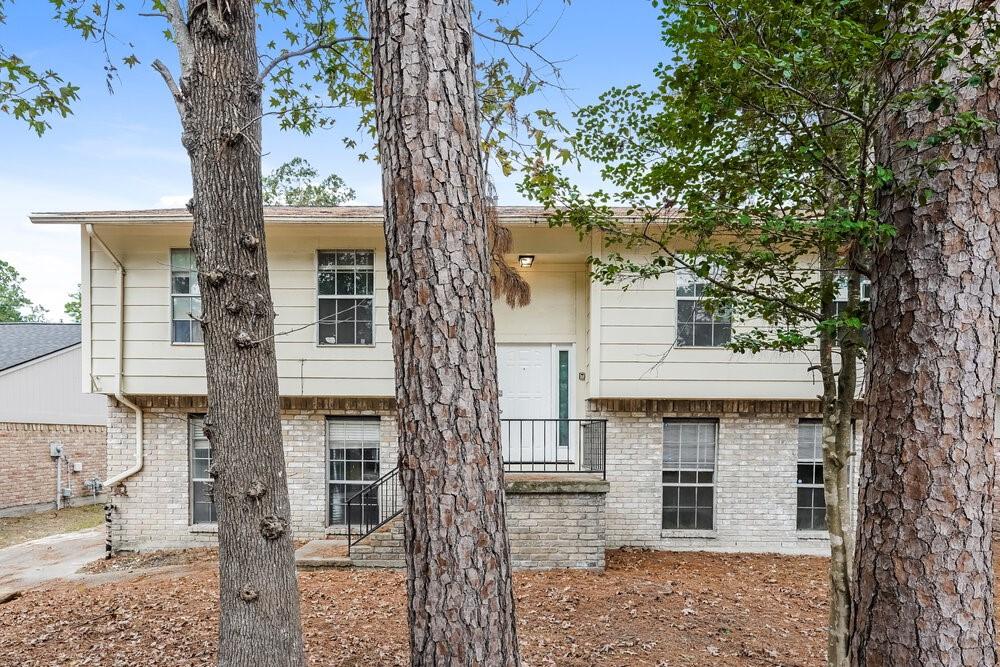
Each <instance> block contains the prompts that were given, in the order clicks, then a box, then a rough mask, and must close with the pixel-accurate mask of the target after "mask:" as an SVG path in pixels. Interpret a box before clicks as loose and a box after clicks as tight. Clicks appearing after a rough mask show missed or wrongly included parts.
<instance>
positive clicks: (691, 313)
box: [675, 269, 732, 347]
mask: <svg viewBox="0 0 1000 667" xmlns="http://www.w3.org/2000/svg"><path fill="white" fill-rule="evenodd" d="M675 276H676V279H677V344H678V345H681V346H685V347H721V346H723V345H725V344H727V343H728V342H729V341H730V339H731V337H732V321H731V320H732V318H731V316H730V314H729V313H728V312H716V313H709V312H708V311H707V310H706V309H705V307H704V305H703V304H702V299H703V298H704V294H705V289H706V287H707V286H708V281H706V280H703V279H701V278H699V277H698V276H696V275H695V274H694V273H693V272H692V271H690V270H688V269H678V270H677V271H676V273H675Z"/></svg>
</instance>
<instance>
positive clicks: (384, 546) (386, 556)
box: [351, 514, 406, 568]
mask: <svg viewBox="0 0 1000 667" xmlns="http://www.w3.org/2000/svg"><path fill="white" fill-rule="evenodd" d="M351 563H353V564H354V565H355V566H357V567H389V568H403V567H406V560H405V555H404V552H403V515H402V514H400V515H398V516H395V517H393V518H392V519H389V521H387V522H386V524H385V525H384V526H381V527H380V528H378V529H377V530H375V531H374V532H372V534H371V535H367V536H366V537H364V538H363V539H362V540H361V541H360V542H358V543H357V544H355V545H354V546H353V547H351Z"/></svg>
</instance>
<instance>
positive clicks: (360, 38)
mask: <svg viewBox="0 0 1000 667" xmlns="http://www.w3.org/2000/svg"><path fill="white" fill-rule="evenodd" d="M368 39H369V38H368V37H365V36H364V35H357V36H354V37H338V38H336V39H321V40H316V41H315V42H313V43H312V44H310V45H308V46H304V47H302V48H301V49H298V50H296V51H282V52H281V53H279V54H278V55H276V56H275V57H274V60H272V61H271V62H269V63H268V64H267V65H265V66H264V69H263V70H261V72H260V76H258V77H257V83H258V84H259V85H263V83H264V81H266V80H267V75H268V74H270V73H271V70H273V69H274V68H275V67H276V66H278V65H280V64H281V63H283V62H285V61H286V60H291V59H292V58H298V57H300V56H306V55H309V54H310V53H314V52H316V51H319V50H321V49H332V48H333V47H335V46H336V45H338V44H344V43H347V42H367V41H368Z"/></svg>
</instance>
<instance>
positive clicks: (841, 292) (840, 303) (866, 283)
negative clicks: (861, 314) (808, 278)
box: [833, 271, 872, 315]
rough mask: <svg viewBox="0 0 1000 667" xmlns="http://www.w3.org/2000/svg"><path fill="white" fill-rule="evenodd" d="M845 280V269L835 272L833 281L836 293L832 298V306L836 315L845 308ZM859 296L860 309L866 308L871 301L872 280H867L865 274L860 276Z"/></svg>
mask: <svg viewBox="0 0 1000 667" xmlns="http://www.w3.org/2000/svg"><path fill="white" fill-rule="evenodd" d="M847 280H848V278H847V272H846V271H838V272H837V277H836V278H835V279H834V282H835V284H836V287H837V293H836V295H835V296H834V297H833V298H834V301H833V308H834V312H835V313H836V314H837V315H840V313H841V312H843V311H844V309H846V308H847ZM860 297H861V299H860V301H861V305H862V309H866V308H867V305H866V304H868V303H871V299H872V281H870V280H868V278H867V277H866V276H861V294H860Z"/></svg>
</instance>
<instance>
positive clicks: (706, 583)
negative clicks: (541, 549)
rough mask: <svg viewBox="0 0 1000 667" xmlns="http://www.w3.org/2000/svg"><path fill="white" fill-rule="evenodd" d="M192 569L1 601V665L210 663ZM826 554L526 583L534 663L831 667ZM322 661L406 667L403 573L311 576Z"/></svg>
mask: <svg viewBox="0 0 1000 667" xmlns="http://www.w3.org/2000/svg"><path fill="white" fill-rule="evenodd" d="M193 551H195V552H199V553H196V554H194V555H189V556H185V557H187V558H192V559H193V560H194V564H193V565H192V566H191V568H190V571H185V572H183V573H182V574H177V573H174V574H172V575H171V576H165V575H163V576H158V575H157V574H155V573H153V574H141V575H139V576H138V578H135V577H133V578H131V579H128V580H124V581H116V582H112V583H105V584H101V585H94V586H85V585H83V584H78V583H74V584H58V585H56V586H54V587H53V588H51V589H48V590H35V591H29V592H27V593H25V594H24V595H23V596H21V597H20V598H18V599H16V600H12V601H11V602H8V603H7V604H4V605H0V665H3V666H4V667H6V666H7V665H11V666H13V665H24V666H25V667H42V666H45V667H50V666H52V665H80V666H82V665H88V666H108V667H111V666H114V667H119V666H121V667H126V666H131V665H144V666H150V667H164V666H168V665H169V666H177V667H180V666H181V665H185V666H186V665H210V664H212V663H213V657H214V651H215V639H216V638H215V633H216V630H217V625H216V623H217V621H216V618H217V611H216V606H217V600H216V595H217V591H218V578H217V575H216V573H215V571H214V570H215V567H214V565H212V564H211V563H210V562H208V560H206V557H205V556H206V555H205V554H203V553H200V552H202V551H207V550H193ZM826 566H827V561H826V560H825V559H823V558H814V557H802V556H774V555H748V554H707V553H651V552H643V551H618V552H611V553H609V560H608V568H607V570H606V571H605V572H602V573H596V572H582V571H573V570H555V571H549V572H522V573H518V574H516V575H515V586H516V595H517V612H518V621H519V623H518V632H519V636H520V641H521V647H522V655H523V657H524V663H525V665H527V666H530V667H540V666H548V665H560V666H562V665H567V666H572V667H584V666H589V665H601V666H615V667H618V666H624V665H629V666H632V665H636V666H642V665H648V666H656V667H667V666H671V667H673V666H681V665H723V666H730V665H788V666H791V665H819V664H821V663H822V662H823V657H824V653H825V625H826V602H825V595H826V579H825V577H826V573H825V569H826ZM300 589H301V592H302V621H303V625H304V628H305V640H306V651H307V654H308V657H309V663H310V664H312V665H344V666H352V667H353V666H358V667H360V666H362V665H365V666H367V665H405V664H408V659H407V634H406V614H405V606H404V602H405V585H404V578H403V574H402V573H400V572H396V571H384V570H360V569H347V570H321V571H314V572H303V573H301V575H300Z"/></svg>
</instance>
